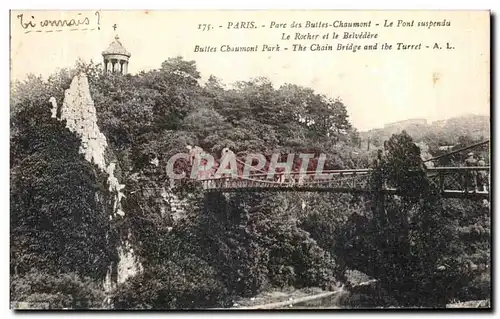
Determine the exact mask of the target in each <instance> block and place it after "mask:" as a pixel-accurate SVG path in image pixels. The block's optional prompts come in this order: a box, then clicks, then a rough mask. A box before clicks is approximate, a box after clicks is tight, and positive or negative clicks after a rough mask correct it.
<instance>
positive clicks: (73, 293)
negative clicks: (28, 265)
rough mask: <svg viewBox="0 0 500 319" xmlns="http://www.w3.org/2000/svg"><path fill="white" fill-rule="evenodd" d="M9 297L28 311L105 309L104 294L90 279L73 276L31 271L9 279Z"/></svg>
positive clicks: (72, 274) (73, 274)
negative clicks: (27, 308)
mask: <svg viewBox="0 0 500 319" xmlns="http://www.w3.org/2000/svg"><path fill="white" fill-rule="evenodd" d="M10 294H11V296H10V298H11V300H13V301H15V302H24V303H28V304H30V305H31V306H30V308H32V309H33V308H35V309H36V308H43V309H63V308H69V309H89V308H98V309H101V308H103V307H105V302H104V301H105V296H104V293H103V291H102V290H101V289H100V287H99V286H98V285H96V284H95V282H94V281H93V280H92V279H91V278H86V277H80V276H78V275H77V274H76V273H65V274H58V275H55V276H54V275H49V274H46V273H41V272H38V271H31V272H29V273H26V274H24V275H23V276H18V275H15V276H13V277H12V278H11V283H10Z"/></svg>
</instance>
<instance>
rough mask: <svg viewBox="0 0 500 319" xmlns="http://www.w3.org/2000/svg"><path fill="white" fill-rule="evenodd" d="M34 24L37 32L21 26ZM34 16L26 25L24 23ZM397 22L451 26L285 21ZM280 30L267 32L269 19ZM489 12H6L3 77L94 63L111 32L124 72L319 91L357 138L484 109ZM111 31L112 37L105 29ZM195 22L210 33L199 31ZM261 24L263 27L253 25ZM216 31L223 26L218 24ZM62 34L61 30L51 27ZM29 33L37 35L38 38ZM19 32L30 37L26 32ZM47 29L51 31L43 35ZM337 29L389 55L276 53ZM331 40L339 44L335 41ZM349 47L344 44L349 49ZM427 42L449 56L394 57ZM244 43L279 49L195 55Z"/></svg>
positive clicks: (413, 54) (411, 53)
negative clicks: (179, 69) (178, 63)
mask: <svg viewBox="0 0 500 319" xmlns="http://www.w3.org/2000/svg"><path fill="white" fill-rule="evenodd" d="M20 14H22V15H23V21H22V22H23V23H24V24H27V23H29V22H30V21H32V23H33V24H35V27H30V26H27V27H26V25H25V27H23V26H22V25H21V20H20V18H19V17H18V15H20ZM31 17H34V18H31ZM71 18H76V19H77V20H80V21H84V19H85V18H87V19H88V22H89V24H88V25H85V24H82V25H81V26H79V27H77V28H80V29H81V28H87V29H93V30H75V31H69V30H68V29H69V28H68V27H65V28H62V29H64V30H63V31H61V32H56V29H58V28H57V27H52V28H50V27H41V25H40V21H43V20H45V19H49V20H53V19H71ZM386 19H387V20H388V21H395V22H396V23H397V21H398V20H404V21H408V22H411V21H412V20H413V21H414V25H416V24H418V22H420V21H422V22H423V21H431V20H432V21H440V22H443V21H444V20H446V21H448V22H450V24H451V25H450V26H449V27H433V28H431V29H429V28H418V27H387V28H384V27H382V26H379V27H372V28H369V29H340V28H337V29H334V28H328V29H312V28H309V29H304V28H302V29H290V24H291V23H292V21H297V22H301V23H303V24H304V23H305V21H306V20H309V21H312V22H323V21H327V22H333V21H370V20H371V21H372V23H373V24H375V23H376V22H379V23H381V24H383V23H384V21H385V20H386ZM239 21H240V22H248V21H255V23H256V25H257V26H258V28H257V29H228V28H227V26H228V23H229V22H233V25H234V24H235V23H236V22H239ZM273 21H274V22H275V23H287V28H284V29H283V28H279V29H276V28H269V25H270V23H271V22H273ZM489 23H490V18H489V13H488V12H479V11H476V12H467V11H453V12H451V11H448V12H419V11H413V12H397V11H385V12H384V11H372V12H370V11H205V12H203V11H100V12H99V13H98V14H96V12H95V11H67V12H57V11H31V12H27V11H24V12H22V11H13V12H12V13H11V80H21V79H24V78H25V77H26V75H27V74H28V73H34V74H41V75H42V76H44V77H47V76H48V75H50V74H51V73H53V72H54V71H56V70H57V69H58V68H64V67H71V66H73V65H74V63H75V61H76V60H77V59H78V58H81V59H83V60H86V61H89V60H90V59H93V60H94V61H98V62H100V61H101V60H102V56H101V52H102V51H103V50H104V49H106V48H107V46H108V45H109V43H110V42H111V41H112V40H113V38H114V36H115V35H119V37H120V41H121V42H122V43H123V45H124V46H125V48H126V49H127V50H128V51H129V52H131V54H132V56H131V58H130V64H129V72H130V73H132V74H134V73H137V72H139V71H141V70H146V71H147V70H150V69H155V68H159V67H160V65H161V62H163V61H164V60H166V59H168V58H169V57H175V56H182V57H183V58H184V59H186V60H195V61H196V64H197V68H198V70H199V71H200V72H201V75H202V80H206V79H207V78H208V77H209V76H210V75H215V76H217V77H218V78H220V79H221V80H222V81H223V82H225V83H233V82H235V81H241V80H248V79H250V78H255V77H260V76H264V77H267V78H269V79H270V80H271V81H272V82H273V83H274V84H275V86H276V87H279V86H280V85H282V84H284V83H293V84H298V85H302V86H306V87H311V88H313V89H314V90H315V91H316V92H317V93H321V94H325V95H327V96H329V97H332V98H336V97H339V98H341V99H342V101H343V102H344V104H345V105H346V107H347V111H348V113H349V116H350V120H351V123H352V124H353V125H354V127H356V128H358V129H359V130H361V131H364V130H368V129H372V128H379V127H383V125H384V124H385V123H391V122H395V121H399V120H405V119H408V118H425V119H428V120H429V121H434V120H441V119H446V118H449V117H453V116H459V115H463V114H486V115H489V112H490V94H489V86H490V82H489V81H490V74H489V72H490V65H489V52H490V48H489V42H490V35H489ZM114 24H116V25H117V29H116V31H115V30H113V27H112V26H113V25H114ZM199 24H210V25H212V26H214V29H213V30H210V31H202V30H199V29H198V26H199ZM262 25H265V26H266V27H261V26H262ZM219 26H222V27H219ZM59 29H61V28H59ZM37 30H39V31H42V32H36V31H37ZM26 31H31V32H28V33H25V32H26ZM46 31H52V32H46ZM333 31H335V32H337V33H339V34H340V37H342V35H343V32H344V31H356V32H360V31H369V32H371V33H376V34H377V35H378V38H377V40H360V41H359V44H361V45H364V44H372V43H378V45H380V44H382V43H390V44H393V49H392V50H380V49H379V50H375V51H363V50H362V51H357V52H352V51H336V50H334V51H322V52H310V51H306V52H292V51H291V49H289V50H288V51H283V47H290V48H291V44H292V43H301V44H305V45H306V46H307V47H309V45H310V44H313V43H318V44H326V43H328V44H331V45H333V46H334V47H336V45H337V42H336V41H335V40H332V39H329V40H321V39H320V40H318V41H311V40H305V41H298V40H297V41H295V40H293V39H292V40H290V41H286V40H282V33H285V34H290V35H291V36H292V38H293V37H294V35H295V33H296V32H300V33H308V32H309V33H311V34H316V33H318V34H320V35H323V34H326V33H330V36H331V33H332V32H333ZM337 41H338V40H337ZM351 42H353V40H342V41H341V43H343V44H349V43H351ZM398 42H401V43H405V44H415V45H417V44H419V43H422V45H430V46H431V47H432V46H433V45H434V43H436V42H437V43H439V44H440V45H441V46H443V47H445V46H446V43H447V42H448V43H450V45H451V46H453V47H454V49H453V50H446V49H441V50H432V49H421V50H407V51H402V50H396V48H395V46H396V43H398ZM224 44H228V45H232V46H243V45H245V46H250V45H257V44H258V45H259V47H262V46H263V45H264V44H268V45H275V44H279V45H280V47H281V50H280V51H279V52H247V53H241V52H239V53H234V52H233V53H229V52H227V53H222V52H217V53H200V52H194V47H195V45H199V46H207V45H209V46H213V47H216V48H217V50H219V48H220V46H221V45H224Z"/></svg>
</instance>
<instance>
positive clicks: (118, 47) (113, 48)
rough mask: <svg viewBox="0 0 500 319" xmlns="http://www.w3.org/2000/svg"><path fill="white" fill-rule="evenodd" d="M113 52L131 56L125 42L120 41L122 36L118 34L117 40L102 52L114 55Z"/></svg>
mask: <svg viewBox="0 0 500 319" xmlns="http://www.w3.org/2000/svg"><path fill="white" fill-rule="evenodd" d="M113 54H118V55H124V56H126V57H129V58H130V56H131V54H130V52H128V51H127V49H125V47H124V46H123V44H122V43H121V42H120V38H119V37H118V36H115V40H114V41H113V42H111V44H110V45H109V47H108V48H107V49H106V50H104V51H103V52H102V55H113Z"/></svg>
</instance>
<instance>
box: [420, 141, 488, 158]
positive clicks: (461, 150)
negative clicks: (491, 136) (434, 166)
mask: <svg viewBox="0 0 500 319" xmlns="http://www.w3.org/2000/svg"><path fill="white" fill-rule="evenodd" d="M489 142H490V140H486V141H482V142H479V143H476V144H472V145H469V146H467V147H464V148H461V149H458V150H454V151H451V152H449V153H446V154H443V155H439V156H436V157H432V158H429V159H426V160H425V161H423V162H424V163H425V162H430V161H435V160H437V159H440V158H443V157H446V156H450V155H452V154H455V153H460V152H463V151H466V150H468V149H471V148H474V147H476V146H481V145H483V144H487V143H489Z"/></svg>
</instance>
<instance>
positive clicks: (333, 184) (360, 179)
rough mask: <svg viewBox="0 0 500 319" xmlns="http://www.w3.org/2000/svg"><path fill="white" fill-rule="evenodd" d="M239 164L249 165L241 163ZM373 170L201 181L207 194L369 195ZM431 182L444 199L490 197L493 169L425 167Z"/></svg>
mask: <svg viewBox="0 0 500 319" xmlns="http://www.w3.org/2000/svg"><path fill="white" fill-rule="evenodd" d="M486 143H489V140H488V141H483V142H480V143H477V144H474V145H471V146H468V147H465V148H462V149H459V150H456V151H453V152H450V153H447V154H444V155H441V156H437V157H434V158H431V159H428V160H425V161H423V163H425V162H431V161H436V160H438V159H440V158H443V157H445V156H450V155H452V154H455V153H459V152H463V151H465V150H468V149H470V148H473V147H477V146H480V145H483V144H486ZM239 163H240V164H243V165H246V164H245V163H243V162H241V161H239ZM372 171H373V169H369V168H368V169H344V170H328V171H322V173H321V177H320V178H317V177H316V176H317V175H316V174H317V173H316V171H306V172H288V173H275V174H273V175H272V176H271V179H270V178H269V177H270V175H269V174H268V173H266V172H263V171H261V172H260V173H256V174H251V175H248V176H221V177H208V178H203V179H200V180H199V181H200V182H201V184H202V186H203V189H204V190H205V191H206V192H262V191H280V192H281V191H295V192H296V191H301V192H331V193H370V192H373V188H371V187H370V185H369V182H370V176H371V173H372ZM420 172H424V173H425V175H426V176H427V178H428V180H429V182H430V183H431V184H433V185H434V186H435V187H436V188H437V189H438V190H439V191H440V193H441V195H442V196H443V197H448V198H471V199H489V198H490V192H489V190H490V178H489V177H490V167H489V166H466V167H430V168H427V167H425V166H424V165H423V168H422V170H420ZM377 192H382V193H385V194H393V195H402V194H401V191H400V190H399V189H397V188H395V187H391V186H390V185H386V183H384V184H383V185H382V187H381V189H379V190H377Z"/></svg>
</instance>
